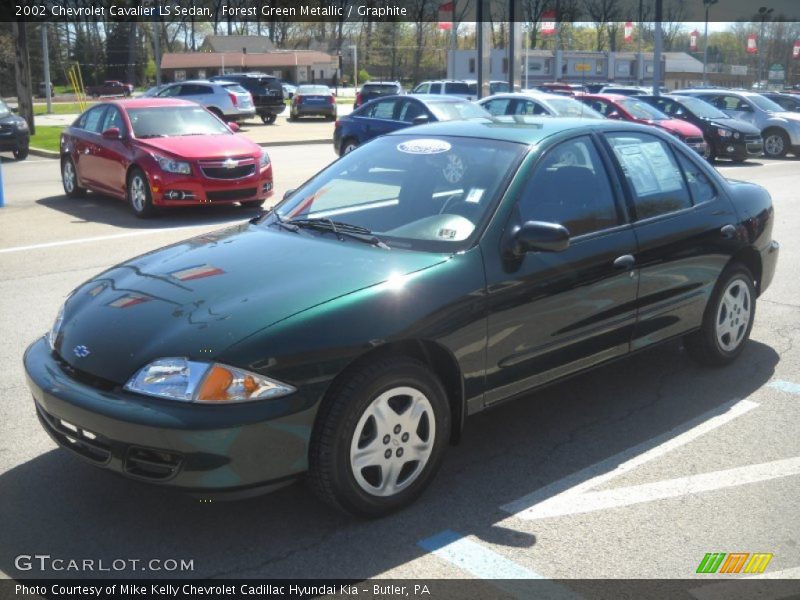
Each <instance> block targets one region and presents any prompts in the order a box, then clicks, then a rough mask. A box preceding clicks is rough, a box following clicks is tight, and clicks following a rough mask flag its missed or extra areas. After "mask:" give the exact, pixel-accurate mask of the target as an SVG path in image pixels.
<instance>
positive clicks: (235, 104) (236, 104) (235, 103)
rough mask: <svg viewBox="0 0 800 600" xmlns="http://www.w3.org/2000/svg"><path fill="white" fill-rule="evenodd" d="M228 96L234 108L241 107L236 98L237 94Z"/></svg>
mask: <svg viewBox="0 0 800 600" xmlns="http://www.w3.org/2000/svg"><path fill="white" fill-rule="evenodd" d="M228 96H230V99H231V102H233V105H234V106H239V100H238V99H237V98H236V94H234V93H233V92H228Z"/></svg>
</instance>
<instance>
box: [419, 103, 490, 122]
mask: <svg viewBox="0 0 800 600" xmlns="http://www.w3.org/2000/svg"><path fill="white" fill-rule="evenodd" d="M426 104H427V106H428V108H429V109H430V111H431V112H432V113H433V114H434V115H435V116H436V119H437V120H439V121H459V120H461V119H481V118H483V119H490V118H491V117H492V115H490V114H489V113H488V112H486V110H485V109H483V108H481V107H480V106H478V105H477V104H473V103H472V102H467V101H466V100H465V101H464V102H427V103H426Z"/></svg>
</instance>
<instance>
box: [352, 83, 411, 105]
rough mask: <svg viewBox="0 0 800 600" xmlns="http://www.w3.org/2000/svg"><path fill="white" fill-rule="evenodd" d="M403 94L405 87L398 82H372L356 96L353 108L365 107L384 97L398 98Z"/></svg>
mask: <svg viewBox="0 0 800 600" xmlns="http://www.w3.org/2000/svg"><path fill="white" fill-rule="evenodd" d="M402 93H403V86H402V85H400V83H399V82H397V81H370V82H369V83H365V84H364V85H362V86H361V91H360V92H358V93H357V94H356V101H355V102H353V108H354V109H356V108H358V107H359V106H363V105H365V104H366V103H367V102H371V101H372V100H375V99H376V98H381V97H383V96H397V95H399V94H402Z"/></svg>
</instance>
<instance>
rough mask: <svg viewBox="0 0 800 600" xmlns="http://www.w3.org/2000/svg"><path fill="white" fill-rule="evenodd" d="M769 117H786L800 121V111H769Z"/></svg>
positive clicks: (796, 121) (793, 120)
mask: <svg viewBox="0 0 800 600" xmlns="http://www.w3.org/2000/svg"><path fill="white" fill-rule="evenodd" d="M769 117H770V119H785V120H787V121H792V122H794V123H800V113H796V112H790V111H788V110H787V111H783V112H773V113H769Z"/></svg>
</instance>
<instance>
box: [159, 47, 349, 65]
mask: <svg viewBox="0 0 800 600" xmlns="http://www.w3.org/2000/svg"><path fill="white" fill-rule="evenodd" d="M332 62H334V58H333V57H332V56H331V55H330V54H326V53H325V52H315V51H298V52H294V51H291V52H265V53H260V54H255V53H247V54H244V53H242V52H181V53H177V52H167V53H165V54H163V55H162V56H161V68H162V69H204V68H209V67H211V68H213V67H222V66H223V65H224V66H225V67H230V68H232V69H234V68H250V69H256V68H265V67H273V68H274V67H294V66H298V67H310V66H311V65H314V64H320V63H323V64H327V63H332Z"/></svg>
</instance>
